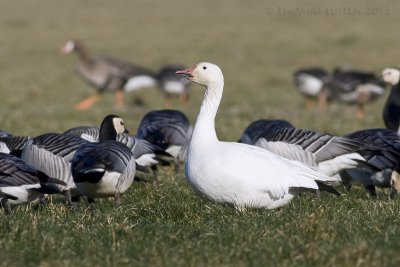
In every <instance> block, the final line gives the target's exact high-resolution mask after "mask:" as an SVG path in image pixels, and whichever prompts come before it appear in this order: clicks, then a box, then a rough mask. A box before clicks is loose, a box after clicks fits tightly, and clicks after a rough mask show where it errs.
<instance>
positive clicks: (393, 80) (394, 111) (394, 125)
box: [382, 68, 400, 134]
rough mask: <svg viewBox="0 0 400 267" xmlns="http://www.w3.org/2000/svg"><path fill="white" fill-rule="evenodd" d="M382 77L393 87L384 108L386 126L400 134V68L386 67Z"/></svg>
mask: <svg viewBox="0 0 400 267" xmlns="http://www.w3.org/2000/svg"><path fill="white" fill-rule="evenodd" d="M382 79H383V80H384V81H385V82H386V83H387V84H389V85H390V86H391V87H392V88H391V89H390V93H389V96H388V98H387V99H386V103H385V106H384V108H383V121H384V123H385V126H386V128H388V129H390V130H393V131H396V132H397V133H398V134H400V127H399V126H400V85H399V80H400V70H399V69H396V68H386V69H384V70H383V71H382Z"/></svg>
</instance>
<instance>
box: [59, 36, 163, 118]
mask: <svg viewBox="0 0 400 267" xmlns="http://www.w3.org/2000/svg"><path fill="white" fill-rule="evenodd" d="M71 52H76V53H77V54H78V56H79V60H80V61H79V65H78V72H79V74H80V75H81V76H82V77H83V78H84V79H85V80H86V81H87V82H88V83H89V84H90V85H92V86H93V87H94V88H95V89H96V90H97V92H96V94H95V95H92V96H90V97H88V98H86V99H85V100H83V101H81V102H80V103H78V104H76V105H75V109H78V110H84V109H88V108H90V107H91V106H92V105H93V104H94V103H96V102H97V101H98V100H99V99H100V97H101V95H102V94H103V93H104V91H111V92H114V93H115V98H116V104H117V107H122V106H123V105H124V92H131V91H135V90H138V89H140V88H144V87H153V86H156V85H157V81H156V79H155V78H154V74H153V73H152V72H151V71H150V70H147V69H145V68H143V67H138V66H135V65H132V64H131V63H127V62H125V61H122V60H120V59H116V58H111V57H90V56H89V55H88V54H87V52H86V49H85V47H84V46H83V44H82V42H79V41H76V40H70V41H68V42H67V43H66V44H65V45H64V47H63V48H62V53H63V54H69V53H71Z"/></svg>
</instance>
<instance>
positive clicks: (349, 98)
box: [326, 69, 385, 119]
mask: <svg viewBox="0 0 400 267" xmlns="http://www.w3.org/2000/svg"><path fill="white" fill-rule="evenodd" d="M326 86H328V87H329V91H330V92H331V93H332V98H333V99H336V100H339V101H342V102H345V103H348V104H355V105H357V112H356V118H357V119H363V118H364V116H365V113H364V106H365V104H366V103H368V102H371V101H372V100H375V99H377V98H378V97H379V96H382V95H383V94H384V93H385V88H384V84H383V81H382V80H381V79H379V78H378V77H377V76H376V75H375V74H373V73H369V72H362V71H343V70H338V69H336V70H335V71H334V73H333V74H332V75H331V76H330V78H329V79H328V81H327V84H326Z"/></svg>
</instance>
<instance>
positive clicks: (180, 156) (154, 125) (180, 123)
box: [136, 109, 193, 172]
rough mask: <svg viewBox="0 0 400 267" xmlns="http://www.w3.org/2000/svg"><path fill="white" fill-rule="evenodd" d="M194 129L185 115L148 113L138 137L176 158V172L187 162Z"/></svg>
mask: <svg viewBox="0 0 400 267" xmlns="http://www.w3.org/2000/svg"><path fill="white" fill-rule="evenodd" d="M192 131H193V127H192V126H191V125H190V122H189V119H188V118H187V117H186V115H185V114H183V113H182V112H180V111H178V110H172V109H163V110H153V111H150V112H149V113H147V114H146V115H145V116H144V117H143V119H142V121H141V122H140V124H139V127H138V130H137V134H136V137H138V138H140V139H144V140H147V141H148V142H150V143H152V144H154V145H156V146H158V147H160V148H162V149H164V150H165V151H166V152H167V153H168V154H170V155H172V156H173V157H174V158H175V167H176V171H177V172H178V171H179V166H180V163H181V162H183V161H185V159H186V153H187V148H188V145H189V141H190V138H191V136H192Z"/></svg>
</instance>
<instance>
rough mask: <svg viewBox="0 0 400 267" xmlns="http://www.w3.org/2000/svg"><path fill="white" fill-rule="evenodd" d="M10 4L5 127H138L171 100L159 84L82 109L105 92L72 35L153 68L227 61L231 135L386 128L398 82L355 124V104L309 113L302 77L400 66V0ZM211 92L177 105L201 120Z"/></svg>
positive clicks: (221, 122) (27, 131) (4, 57)
mask: <svg viewBox="0 0 400 267" xmlns="http://www.w3.org/2000/svg"><path fill="white" fill-rule="evenodd" d="M0 5H1V10H2V12H1V13H2V15H1V16H0V37H1V38H0V44H1V47H0V99H1V100H0V101H1V105H0V112H1V117H0V128H1V129H4V130H7V131H9V132H11V133H13V134H16V135H31V136H34V135H37V134H40V133H43V132H61V131H64V130H66V129H68V128H71V127H74V126H77V125H97V124H99V123H100V122H101V120H102V118H103V117H104V116H105V115H106V114H108V113H118V114H119V115H121V116H122V117H123V118H124V119H125V121H126V125H127V127H128V128H129V129H130V130H131V132H132V133H135V132H136V127H137V126H138V124H139V122H140V119H141V118H142V117H143V115H144V114H145V113H147V112H148V111H150V110H154V109H161V108H164V102H163V95H162V94H161V93H160V91H159V90H157V89H156V88H150V89H143V90H140V91H138V92H132V93H129V94H127V95H126V103H127V107H126V109H124V110H122V111H121V110H116V109H115V106H114V102H115V99H114V96H113V94H105V96H104V97H103V98H102V99H101V100H100V101H99V102H98V103H96V104H95V105H94V106H93V107H92V108H91V109H89V110H86V111H77V110H74V109H73V105H74V104H76V103H77V102H79V101H80V100H82V99H84V98H85V97H87V96H89V95H91V94H92V93H93V92H94V91H93V89H92V88H91V87H90V86H89V85H87V84H86V83H85V82H84V81H83V80H82V79H81V78H80V77H79V76H78V75H77V73H76V64H77V62H78V58H77V57H76V55H74V56H71V55H69V56H64V55H61V53H60V48H61V47H62V46H63V45H64V44H65V42H66V41H67V40H69V39H73V38H74V39H79V40H81V41H83V42H84V44H85V45H86V47H87V49H88V52H90V54H92V55H100V54H103V55H111V56H115V57H118V58H121V59H124V60H126V61H129V62H132V63H134V64H137V65H140V66H144V67H147V68H150V69H152V70H156V69H158V68H159V67H160V66H161V65H163V64H183V65H185V66H187V67H189V66H192V65H194V64H196V63H198V62H200V61H209V62H213V63H216V64H218V65H219V66H220V67H221V68H222V70H223V72H224V75H225V91H224V97H223V100H222V104H221V107H220V110H219V113H218V116H217V122H216V127H217V131H218V133H219V136H220V138H221V139H225V140H237V139H238V138H239V136H240V135H241V132H242V130H243V129H244V128H245V127H246V126H247V125H248V123H250V122H251V121H253V120H255V119H259V118H275V119H278V118H281V119H286V120H289V121H291V122H292V123H293V124H294V125H295V126H297V127H300V128H309V129H313V130H318V131H323V132H330V133H334V134H344V133H347V132H350V131H354V130H358V129H364V128H374V127H383V121H382V109H383V105H384V102H385V99H386V97H387V93H388V91H389V90H388V89H387V90H386V94H385V95H384V96H382V97H381V98H379V99H378V100H377V101H375V102H373V103H371V104H369V105H367V106H366V109H365V111H366V116H365V118H364V119H363V120H356V119H355V116H354V112H355V107H354V106H348V105H344V104H342V103H333V104H332V105H330V106H329V107H328V108H327V109H326V110H324V111H320V110H319V109H314V110H306V109H305V100H304V98H303V97H302V96H301V95H300V94H299V93H298V92H297V91H296V90H295V87H294V84H293V78H292V74H293V72H294V71H295V70H297V69H298V68H302V67H308V66H322V67H324V68H327V69H329V70H332V69H333V68H334V67H352V68H355V69H361V70H365V71H372V72H375V73H377V74H379V73H380V72H381V71H382V70H383V69H384V68H385V67H389V66H399V64H398V59H399V58H400V52H399V51H397V50H398V44H399V42H400V34H399V32H398V22H399V19H400V3H399V2H398V1H395V0H385V1H335V2H333V1H325V2H322V1H297V0H296V1H245V0H237V1H231V0H221V1H212V0H203V1H194V2H190V1H184V0H170V1H155V0H150V1H149V0H138V1H128V0H118V1H106V0H86V1H78V0H69V1H61V2H60V1H51V0H38V1H5V0H1V1H0ZM203 93H204V90H203V89H201V88H200V87H199V86H197V85H194V86H191V89H190V99H189V102H188V104H187V105H181V104H179V102H178V101H175V102H174V103H173V105H172V108H174V109H179V110H181V111H183V112H184V113H185V114H187V116H188V117H189V119H190V120H191V122H192V123H194V121H195V118H196V116H197V113H198V110H199V106H200V104H201V101H202V96H203ZM137 98H140V99H142V102H141V104H140V105H137V104H135V99H137Z"/></svg>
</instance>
